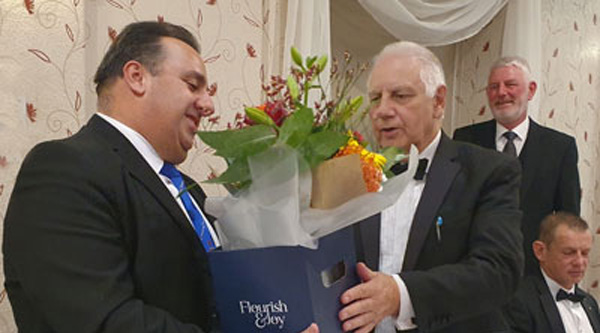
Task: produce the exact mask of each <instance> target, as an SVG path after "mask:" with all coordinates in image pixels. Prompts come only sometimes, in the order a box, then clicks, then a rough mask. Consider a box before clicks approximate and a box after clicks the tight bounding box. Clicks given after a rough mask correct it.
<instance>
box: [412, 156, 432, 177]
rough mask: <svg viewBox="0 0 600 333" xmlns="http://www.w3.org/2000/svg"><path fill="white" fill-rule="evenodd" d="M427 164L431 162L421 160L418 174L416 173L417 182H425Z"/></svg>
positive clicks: (424, 159)
mask: <svg viewBox="0 0 600 333" xmlns="http://www.w3.org/2000/svg"><path fill="white" fill-rule="evenodd" d="M427 163H429V160H428V159H426V158H421V159H419V165H418V166H417V172H415V176H414V177H413V178H414V179H415V180H423V177H425V171H426V170H427Z"/></svg>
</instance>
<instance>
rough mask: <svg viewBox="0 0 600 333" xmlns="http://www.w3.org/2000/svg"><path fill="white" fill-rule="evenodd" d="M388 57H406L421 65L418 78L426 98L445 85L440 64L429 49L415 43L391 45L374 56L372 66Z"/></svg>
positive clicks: (401, 42)
mask: <svg viewBox="0 0 600 333" xmlns="http://www.w3.org/2000/svg"><path fill="white" fill-rule="evenodd" d="M388 56H397V57H404V56H408V57H412V58H415V59H416V60H418V61H419V62H420V63H421V71H420V73H419V77H420V78H421V82H423V84H424V85H425V94H426V95H427V96H428V97H433V96H434V95H435V92H436V91H437V89H438V88H439V87H440V86H445V85H446V79H445V78H444V70H443V68H442V63H441V62H440V60H439V59H438V57H436V56H435V54H433V52H431V51H430V50H429V49H427V48H425V47H423V46H421V45H419V44H417V43H413V42H408V41H400V42H395V43H391V44H388V45H387V46H386V47H384V48H383V50H381V52H379V54H377V55H376V56H375V58H374V59H373V64H377V62H378V61H380V60H381V59H383V58H384V57H388ZM374 67H375V66H372V67H371V68H374ZM372 73H373V70H372V69H371V72H370V73H369V77H368V81H367V82H371V74H372Z"/></svg>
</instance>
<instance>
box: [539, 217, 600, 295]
mask: <svg viewBox="0 0 600 333" xmlns="http://www.w3.org/2000/svg"><path fill="white" fill-rule="evenodd" d="M554 232H555V233H554V240H553V241H552V242H551V243H550V244H545V243H543V242H541V241H539V240H538V241H535V242H534V244H533V250H534V253H535V256H536V257H537V258H538V260H539V262H540V267H541V268H542V269H543V270H544V272H545V273H546V274H547V275H548V276H549V277H550V278H552V279H553V280H554V281H556V282H557V283H558V284H559V285H560V286H561V287H563V288H565V289H571V288H572V287H573V285H575V284H577V283H579V282H580V281H581V279H583V276H584V275H585V270H586V268H587V265H588V262H589V253H590V249H591V248H592V235H591V233H590V232H589V230H585V231H580V230H575V229H571V228H569V227H568V226H566V225H564V224H563V225H559V226H558V227H557V228H556V230H555V231H554Z"/></svg>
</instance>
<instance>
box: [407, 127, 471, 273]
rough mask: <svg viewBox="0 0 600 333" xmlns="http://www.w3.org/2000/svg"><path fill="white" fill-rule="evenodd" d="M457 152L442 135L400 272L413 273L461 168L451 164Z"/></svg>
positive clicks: (453, 162) (454, 163)
mask: <svg viewBox="0 0 600 333" xmlns="http://www.w3.org/2000/svg"><path fill="white" fill-rule="evenodd" d="M456 153H457V152H456V149H455V146H454V144H453V142H452V141H451V140H450V139H449V138H448V137H447V136H446V135H445V134H444V133H442V138H441V140H440V144H439V146H438V148H437V150H436V152H435V156H434V157H433V161H432V164H431V167H430V168H429V172H428V173H427V176H426V182H425V188H424V189H423V193H422V194H421V199H420V201H419V204H418V206H417V210H416V212H415V216H414V218H413V223H412V226H411V228H410V234H409V236H408V244H407V245H406V252H405V255H404V264H403V268H402V270H403V271H405V270H408V271H410V270H413V269H414V268H415V265H416V263H417V259H418V256H419V253H421V249H422V248H423V244H424V242H425V239H426V238H427V233H428V232H429V229H430V228H431V226H432V225H433V223H434V221H435V217H436V214H437V212H438V210H439V208H440V206H441V205H442V202H443V201H444V197H445V196H446V192H448V190H449V189H450V185H451V184H452V182H453V180H454V177H455V176H456V174H457V173H458V171H459V170H460V165H459V164H458V163H457V162H455V161H454V159H455V157H456Z"/></svg>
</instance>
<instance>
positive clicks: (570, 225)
mask: <svg viewBox="0 0 600 333" xmlns="http://www.w3.org/2000/svg"><path fill="white" fill-rule="evenodd" d="M591 247H592V234H591V232H590V230H589V228H588V225H587V223H586V222H585V221H584V220H583V219H582V218H580V217H579V216H576V215H573V214H571V213H566V212H558V213H556V214H552V215H549V216H547V217H546V218H545V219H544V221H543V222H542V224H541V225H540V237H539V238H538V240H536V241H534V242H533V252H534V253H535V256H536V258H537V259H538V260H539V262H540V271H541V273H542V274H541V275H532V276H528V277H526V278H525V279H524V280H523V282H522V283H521V285H520V286H519V289H518V291H517V293H516V296H515V298H514V299H513V300H512V301H511V302H510V303H509V304H508V306H507V307H506V309H505V310H506V311H505V315H506V319H507V321H508V323H509V324H510V326H511V328H512V330H513V332H522V333H565V332H580V333H593V332H600V314H599V313H598V304H597V303H596V301H595V300H594V299H593V298H592V296H591V295H590V294H588V293H586V292H584V291H583V290H581V289H580V288H579V287H578V286H577V284H578V283H579V282H580V281H581V279H582V278H583V276H584V274H585V270H586V268H587V265H588V261H589V253H590V249H591Z"/></svg>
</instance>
